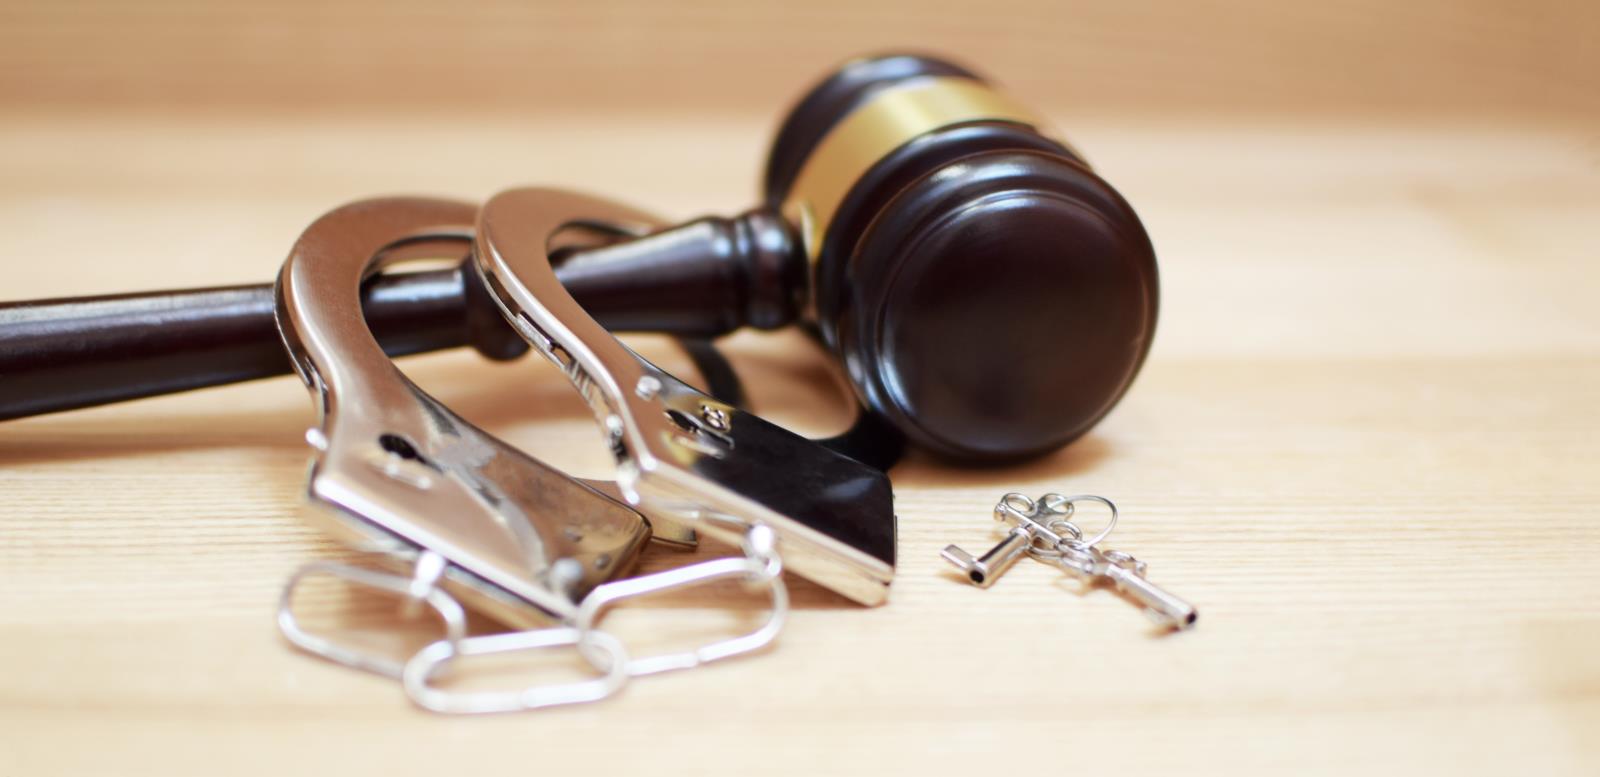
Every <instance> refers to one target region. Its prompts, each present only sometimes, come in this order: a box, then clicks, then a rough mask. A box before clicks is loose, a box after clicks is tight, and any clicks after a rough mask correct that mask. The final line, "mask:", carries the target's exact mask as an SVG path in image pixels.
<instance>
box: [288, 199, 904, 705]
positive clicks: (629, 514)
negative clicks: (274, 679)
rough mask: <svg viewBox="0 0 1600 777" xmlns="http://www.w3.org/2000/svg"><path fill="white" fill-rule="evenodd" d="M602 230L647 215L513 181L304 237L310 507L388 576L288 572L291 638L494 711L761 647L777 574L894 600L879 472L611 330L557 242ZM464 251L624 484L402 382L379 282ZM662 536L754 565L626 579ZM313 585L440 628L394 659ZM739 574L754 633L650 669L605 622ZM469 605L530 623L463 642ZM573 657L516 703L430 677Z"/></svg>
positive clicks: (328, 218)
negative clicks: (727, 397) (386, 340)
mask: <svg viewBox="0 0 1600 777" xmlns="http://www.w3.org/2000/svg"><path fill="white" fill-rule="evenodd" d="M596 223H603V224H608V225H613V226H621V227H623V228H625V229H635V230H636V229H638V228H640V227H648V226H652V225H654V224H656V222H655V221H654V220H653V219H650V218H648V217H646V216H644V215H642V214H640V213H638V212H636V211H633V210H631V209H627V208H623V207H621V206H618V205H615V204H613V203H610V202H607V201H604V200H598V199H594V198H589V197H585V196H582V195H576V194H571V193H566V192H560V191H554V190H546V189H521V190H515V191H511V192H507V193H504V194H501V195H498V196H496V197H494V198H493V199H491V200H490V201H489V202H488V203H487V204H486V205H485V206H484V207H483V208H482V209H481V210H480V209H477V208H475V207H473V206H471V205H468V204H463V203H458V202H451V201H445V200H433V199H419V198H388V199H378V200H368V201H363V202H358V203H353V204H351V205H347V206H344V207H342V208H339V209H337V210H334V211H332V212H330V213H329V214H327V215H325V216H323V217H322V218H320V219H318V220H317V221H316V222H315V223H313V224H312V225H311V227H310V228H308V229H307V230H306V231H305V233H304V234H303V235H302V236H301V238H300V240H299V241H298V242H297V243H296V244H295V247H294V249H293V250H292V251H291V253H290V255H289V258H288V261H286V262H285V264H284V267H283V271H282V273H281V274H280V277H279V280H278V286H277V298H278V305H277V320H278V327H279V330H280V333H281V334H282V337H283V340H284V343H285V345H286V346H287V348H288V351H289V354H290V357H291V361H292V362H293V363H294V366H295V369H296V371H297V372H298V373H299V374H300V376H301V378H302V379H303V380H304V381H305V383H306V386H307V387H308V388H309V390H310V392H311V395H312V397H313V401H314V402H315V403H316V406H317V409H318V412H319V416H320V420H319V423H318V425H317V426H315V427H313V428H312V429H310V430H309V431H308V432H307V435H306V439H307V441H308V442H309V443H310V444H311V446H312V448H313V449H314V450H315V453H314V455H313V461H312V466H311V472H310V478H309V483H308V488H307V491H308V496H309V499H310V502H311V503H312V504H313V505H314V506H315V507H318V508H321V509H320V510H318V511H317V512H318V513H320V514H321V515H322V516H323V517H325V518H327V519H330V520H328V521H327V528H328V529H329V530H330V531H331V532H332V533H333V534H335V536H337V537H339V538H340V539H341V540H343V541H344V542H346V543H347V544H349V545H351V546H352V547H354V548H356V549H358V550H361V551H366V552H368V557H370V558H371V559H372V560H373V562H374V565H375V566H377V567H379V569H372V568H368V567H367V566H358V565H352V564H345V563H339V562H332V561H319V562H314V563H312V564H308V565H307V566H306V567H304V568H302V569H301V570H300V571H299V572H298V573H296V574H295V575H294V577H292V578H291V580H290V582H289V584H288V585H287V586H286V587H285V590H284V593H283V596H282V599H281V602H280V607H279V615H278V622H279V626H280V630H281V631H282V632H283V634H284V635H285V637H286V638H287V639H288V640H289V641H290V642H291V643H293V644H294V645H296V646H297V647H300V648H302V649H304V650H307V651H309V652H311V653H314V654H317V655H319V656H321V657H324V658H327V659H329V660H332V661H336V662H339V663H342V664H345V665H348V666H353V667H356V668H359V669H363V670H367V671H372V672H377V673H379V674H384V675H387V676H390V677H394V678H397V679H400V680H401V681H402V682H403V684H404V687H405V689H406V691H407V693H408V695H409V696H410V697H411V698H412V700H413V701H415V702H416V703H418V704H419V705H421V706H423V707H425V708H428V709H432V710H436V711H440V712H502V711H510V710H520V709H531V708H536V707H543V706H550V705H554V704H568V703H575V702H583V701H593V700H597V699H601V698H605V697H606V696H609V695H610V694H612V693H614V692H615V691H617V690H618V689H620V688H621V687H622V686H623V685H624V684H625V682H626V680H627V679H628V678H629V677H632V676H638V675H643V674H651V673H654V672H659V671H664V670H669V669H681V668H687V667H690V666H696V665H699V664H702V663H706V662H708V661H713V660H717V659H720V658H726V657H730V656H733V655H738V654H741V653H746V652H750V651H753V650H757V649H760V648H762V647H764V646H766V645H767V644H769V643H770V642H771V641H772V640H773V639H774V638H775V637H776V636H777V633H778V631H779V630H780V629H781V628H782V624H783V621H784V616H785V613H786V611H787V606H788V596H787V590H786V589H785V588H784V586H783V582H782V578H781V573H782V571H783V570H784V569H785V567H786V566H787V568H789V569H792V570H794V571H795V572H796V573H798V574H801V575H803V576H805V577H808V578H811V579H812V580H814V581H816V582H818V583H820V584H822V585H823V586H826V587H828V588H830V589H832V590H834V591H836V592H838V593H840V594H842V595H844V596H846V597H848V598H850V599H852V600H854V601H857V602H861V603H863V604H877V603H881V602H882V601H884V599H885V598H886V596H887V587H888V585H889V581H890V579H891V577H892V575H893V564H894V539H895V537H894V515H893V505H892V497H891V494H890V489H889V483H888V479H887V477H886V476H885V475H884V474H883V473H882V472H880V471H878V470H876V469H873V468H871V467H868V466H866V465H864V464H860V463H858V462H856V461H854V460H852V459H849V458H847V457H844V456H842V455H839V454H837V453H834V452H832V451H830V450H828V449H826V448H824V447H822V446H820V445H818V444H816V443H814V442H812V441H810V440H806V439H805V438H802V437H799V436H798V435H794V434H792V433H790V432H787V431H785V430H783V429H780V428H778V427H776V426H774V425H772V424H770V423H767V422H766V421H764V420H762V419H760V418H759V417H757V416H754V415H751V414H749V413H746V412H743V411H741V410H739V409H737V408H734V407H731V406H728V405H726V404H724V403H721V402H718V401H717V400H716V399H714V398H712V397H710V396H708V395H705V394H702V393H700V392H699V391H696V390H695V389H693V388H691V387H689V386H688V385H686V384H684V383H683V382H682V381H679V380H678V379H676V378H674V377H673V376H671V375H670V374H668V373H666V372H664V371H662V370H661V369H659V368H657V367H655V366H654V365H652V364H650V363H649V362H647V361H645V360H644V359H642V358H640V357H639V356H638V355H637V354H635V353H633V352H632V351H631V350H629V349H628V348H627V347H626V346H624V345H622V344H621V343H620V342H619V341H617V340H616V339H615V338H614V337H613V336H612V335H611V334H610V333H609V332H607V331H605V330H604V329H603V328H601V327H600V326H599V325H598V324H596V323H595V322H594V320H593V319H592V318H590V317H589V316H588V315H587V314H586V313H584V311H583V310H582V309H581V308H580V307H578V305H577V304H576V302H574V301H573V300H572V298H571V296H570V295H568V294H567V293H566V291H565V289H563V288H562V287H561V285H560V283H559V282H558V281H557V280H556V276H555V273H554V270H553V268H552V265H551V261H550V251H549V250H548V247H549V246H550V245H551V244H552V243H551V241H552V239H553V237H554V235H555V234H556V233H557V232H558V231H560V230H561V229H563V228H566V227H569V226H573V225H583V224H596ZM468 246H471V247H472V249H473V251H474V254H475V256H476V263H475V265H476V267H477V268H478V269H479V271H480V273H481V275H482V279H483V281H484V282H485V284H486V287H487V288H488V289H489V291H490V296H491V297H492V298H493V299H494V300H495V302H496V304H497V305H498V306H499V307H500V309H501V312H502V313H503V314H504V315H505V317H506V319H507V320H508V321H510V322H511V323H512V326H513V327H514V328H515V329H516V330H517V331H518V332H519V333H520V334H521V335H522V336H523V337H524V338H525V339H527V340H528V341H529V342H530V343H531V344H532V345H533V346H534V347H535V348H536V349H537V350H538V351H539V352H540V353H543V354H545V355H546V356H547V357H549V358H550V359H552V360H554V361H555V362H556V363H557V364H559V365H561V366H562V368H563V370H564V372H565V373H566V375H567V376H568V377H569V378H570V379H571V380H572V382H573V383H574V385H575V386H576V387H577V389H578V390H579V392H580V393H581V394H582V395H583V396H584V397H585V399H587V400H588V402H589V404H590V406H591V407H592V408H593V409H594V411H595V413H596V416H597V418H598V419H599V421H600V426H601V429H602V431H603V434H604V435H605V437H606V440H607V442H608V443H609V445H610V447H611V450H612V452H613V454H614V455H615V458H616V462H617V470H616V483H615V484H611V483H604V482H594V481H584V480H580V479H576V478H572V477H569V476H567V475H565V474H564V473H562V472H560V471H558V470H556V469H554V468H552V467H550V466H548V465H546V464H543V463H541V462H539V461H537V460H535V459H533V458H531V457H529V456H527V455H526V454H523V453H521V452H520V451H518V450H516V449H515V448H513V447H511V446H510V445H507V444H506V443H504V442H502V441H500V440H498V439H496V438H494V437H493V436H491V435H489V434H488V433H486V432H484V431H482V430H480V429H478V428H476V427H475V426H473V425H472V424H470V423H468V422H466V421H465V420H463V419H461V418H460V417H459V416H457V415H456V414H454V413H452V412H451V411H450V410H449V409H448V408H447V407H445V406H444V405H443V404H441V403H440V402H438V401H437V400H435V399H433V398H432V397H430V396H428V395H427V394H426V393H425V392H423V391H422V390H421V389H419V388H417V387H416V386H415V385H414V384H413V383H411V382H410V381H409V380H407V379H406V378H405V376H404V375H402V374H401V373H400V371H399V370H398V369H397V368H396V367H395V366H394V365H393V363H392V362H391V361H390V360H389V357H388V356H387V355H385V354H384V353H383V351H382V349H381V347H380V346H379V345H378V343H377V341H376V339H375V338H374V337H373V336H372V334H371V332H370V331H369V330H368V329H367V327H366V324H365V322H364V320H363V319H362V316H361V296H360V290H361V284H362V282H363V281H364V280H365V279H366V278H368V277H370V276H371V275H372V274H374V273H376V272H377V271H378V270H380V269H382V268H383V267H385V266H388V265H390V264H393V263H395V262H397V261H401V260H406V259H418V258H439V257H441V256H449V255H451V254H454V255H457V256H459V255H460V252H461V250H462V249H463V248H466V247H468ZM469 282H470V280H469ZM653 525H654V526H656V527H660V528H661V529H665V530H667V532H668V533H669V534H671V536H672V537H673V539H674V540H675V541H677V542H680V543H681V542H684V541H689V540H691V539H692V536H693V535H692V534H691V533H690V532H689V530H690V529H692V530H695V531H698V532H699V533H701V534H703V535H706V536H710V537H714V538H717V539H721V540H724V541H727V542H729V543H731V544H733V545H735V546H736V547H739V548H740V549H741V550H742V551H743V556H742V557H737V556H736V557H730V558H723V559H716V560H713V561H706V562H701V563H698V564H692V565H689V566H686V567H681V568H679V569H672V570H668V571H665V572H658V573H655V574H652V575H646V576H642V577H635V578H624V577H623V575H625V574H626V573H627V572H628V570H629V569H631V567H632V565H633V563H634V562H635V561H636V560H637V558H638V556H639V554H640V553H641V551H642V550H643V549H644V548H645V546H646V544H647V543H648V540H649V539H650V538H651V535H652V526H653ZM316 575H331V576H334V577H337V578H340V579H342V580H343V581H345V582H346V583H348V584H351V585H356V586H362V587H365V588H369V589H373V590H377V591H382V592H388V593H390V594H393V595H395V596H397V597H400V598H401V599H402V600H404V601H406V602H409V603H410V604H411V605H412V606H413V607H416V606H419V605H426V606H428V607H429V608H430V609H432V610H433V611H434V612H435V613H436V614H437V615H438V617H439V618H440V620H441V621H442V623H443V625H444V636H443V638H442V639H440V640H438V641H436V642H434V643H432V644H430V645H428V646H427V647H425V648H423V649H422V650H420V651H418V652H417V653H416V654H415V655H414V656H412V657H411V658H410V659H409V660H407V661H404V662H401V661H397V660H395V659H392V658H387V657H383V656H377V655H372V654H369V653H366V652H364V651H361V650H358V649H355V648H353V647H351V646H347V645H344V644H341V643H340V642H339V641H338V640H336V639H334V638H332V637H331V636H328V635H320V634H314V633H312V632H311V631H309V630H307V629H306V628H304V627H303V625H302V624H301V623H300V621H299V620H298V619H297V618H296V616H295V614H294V607H293V603H294V595H295V591H296V589H297V587H298V585H299V584H300V583H301V582H302V581H303V580H305V579H306V578H308V577H312V576H316ZM729 577H735V578H740V579H743V580H744V581H745V582H746V583H747V584H748V585H749V586H750V587H753V588H756V589H759V590H764V591H766V592H767V593H768V594H769V596H770V602H771V610H772V613H771V615H770V616H769V618H768V619H767V621H766V622H765V623H764V624H763V625H761V626H760V627H758V628H757V629H756V630H755V631H752V632H750V633H749V634H746V635H743V636H740V637H735V638H732V639H727V640H722V641H720V642H716V643H714V644H711V645H707V646H705V647H702V648H699V649H696V650H691V651H685V652H683V653H677V654H671V655H665V656H653V657H646V658H638V657H633V656H631V655H630V654H629V653H628V651H627V649H626V646H625V645H623V644H622V642H621V641H620V640H618V639H616V638H615V637H614V636H612V635H610V634H608V633H606V632H605V631H603V630H602V629H601V628H600V626H599V621H600V620H601V619H602V618H603V617H604V612H605V611H606V610H607V609H608V608H609V607H610V606H612V605H613V604H615V603H617V602H620V601H622V600H624V599H628V598H633V597H637V596H644V595H648V594H651V593H655V592H658V591H663V590H669V589H675V588H682V587H685V586H691V585H698V584H701V583H705V582H711V581H713V580H718V579H724V578H729ZM466 608H470V609H473V610H477V611H480V612H482V613H484V614H486V615H489V616H491V617H492V618H494V619H496V620H498V621H501V622H503V623H505V624H508V625H511V626H514V627H520V628H523V629H525V630H523V631H520V632H512V633H507V634H495V635H489V636H468V635H467V629H466V625H465V622H466V619H465V614H464V609H466ZM559 646H571V647H573V648H575V649H576V650H577V651H578V652H579V653H580V654H581V655H582V656H583V657H584V658H585V659H586V660H587V661H588V662H589V663H590V664H591V665H592V666H593V667H594V670H595V673H596V676H595V677H593V678H591V679H587V680H582V681H578V682H573V683H566V684H560V685H546V686H539V687H533V688H524V689H516V690H512V691H504V692H477V693H462V692H454V691H447V690H444V689H442V688H440V687H438V686H437V685H435V684H434V680H435V679H436V678H437V676H438V675H440V674H441V673H442V672H444V671H447V668H448V667H449V665H450V664H451V662H453V661H454V660H455V659H456V658H458V657H462V656H469V655H478V654H484V653H496V652H505V651H510V650H532V649H541V648H549V647H559Z"/></svg>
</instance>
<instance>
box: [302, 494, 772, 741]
mask: <svg viewBox="0 0 1600 777" xmlns="http://www.w3.org/2000/svg"><path fill="white" fill-rule="evenodd" d="M741 545H742V550H743V551H744V555H743V556H742V557H740V556H729V557H726V558H719V559H712V560H710V561H702V562H699V563H696V564H690V565H688V566H684V567H679V568H676V569H669V570H665V571H662V572H655V573H652V574H648V575H641V576H639V577H634V578H629V579H626V580H616V581H612V582H609V583H604V584H601V585H599V586H596V587H595V588H594V590H592V591H590V592H589V594H588V595H587V596H585V597H584V598H583V601H581V602H580V603H579V605H578V611H577V614H576V615H575V616H573V617H572V618H571V619H570V620H569V621H568V622H566V623H563V624H561V625H558V626H547V627H542V628H537V629H527V630H524V631H515V632H507V633H500V634H489V635H481V636H472V637H469V636H466V635H465V630H466V629H465V613H464V610H463V608H462V606H461V604H460V603H459V602H458V601H457V600H456V598H455V597H454V596H451V595H450V594H449V593H447V592H446V591H445V590H444V589H443V588H441V587H439V585H438V582H439V580H440V579H441V578H442V577H443V573H444V569H445V567H444V564H443V563H442V562H443V559H442V558H441V557H439V556H438V555H437V554H435V553H432V552H430V551H423V552H422V553H420V554H418V555H417V556H416V557H415V558H408V559H407V560H410V561H412V562H413V574H412V575H410V576H404V575H398V574H393V573H388V572H379V571H374V570H370V569H365V568H362V567H356V566H352V565H349V564H339V563H335V562H328V561H318V562H312V563H310V564H306V565H305V566H303V567H301V569H300V571H298V572H296V573H295V575H294V576H293V577H291V578H290V580H289V582H288V583H287V584H286V585H285V587H284V591H283V595H282V596H281V598H280V601H279V609H278V626H279V629H280V631H281V632H282V633H283V634H284V636H285V637H286V638H287V639H288V640H289V641H290V642H291V643H293V644H294V645H295V646H297V647H299V648H301V649H303V650H305V651H307V652H310V653H313V654H315V655H317V656H320V657H322V658H324V659H327V660H330V661H333V662H335V663H339V664H343V665H345V666H348V667H351V668H354V669H361V670H363V671H368V672H373V673H375V674H381V675H383V676H385V677H390V678H394V679H397V680H399V681H400V682H401V685H402V687H403V688H404V689H405V692H406V695H407V696H409V697H410V698H411V700H412V702H414V703H416V704H417V705H418V706H420V707H423V708H424V709H428V710H432V711H434V712H441V713H449V714H478V713H493V712H517V711H522V710H531V709H538V708H541V707H552V706H560V705H566V704H579V703H584V702H592V701H600V700H602V699H605V698H607V697H610V696H611V695H613V694H615V693H616V692H617V691H619V690H621V689H622V688H623V686H625V685H627V683H628V681H629V680H630V679H632V678H634V677H641V676H644V675H649V674H656V673H658V672H666V671H673V670H678V669H689V668H692V667H696V666H700V665H702V664H707V663H711V662H713V661H719V660H722V659H725V658H731V657H733V656H737V655H741V654H744V653H749V652H753V651H756V650H759V649H761V648H764V647H766V646H767V645H769V644H771V643H772V642H773V640H775V639H777V636H778V634H779V632H781V631H782V630H783V625H784V622H785V621H786V619H787V617H788V613H789V591H788V588H787V587H786V586H785V585H784V583H783V577H782V575H783V559H782V557H781V556H780V555H779V553H778V551H777V547H776V545H777V535H776V534H775V533H774V532H773V531H772V529H771V528H770V527H767V526H764V525H759V524H758V525H754V526H751V527H750V528H749V529H748V530H747V531H746V532H745V535H744V540H743V542H742V543H741ZM313 574H323V575H330V576H333V577H337V578H340V579H342V580H344V581H346V582H347V583H351V584H355V585H360V586H364V587H367V588H372V589H376V590H380V591H385V592H389V593H391V594H394V595H397V596H401V597H404V598H405V599H406V600H407V602H408V609H409V610H415V608H416V607H418V606H419V605H421V604H426V605H428V606H430V607H431V608H433V609H434V610H435V611H437V612H438V613H439V615H440V619H441V620H442V621H443V622H444V624H445V638H444V639H441V640H438V641H436V642H433V643H431V644H429V645H427V646H425V647H423V648H422V649H421V650H418V651H417V652H416V653H415V654H413V655H412V656H411V658H410V659H409V660H407V661H406V662H404V663H403V664H402V663H399V662H396V661H394V660H393V659H389V658H386V657H382V656H378V655H375V654H371V653H366V652H363V651H359V650H356V649H353V648H349V647H346V646H343V645H340V644H339V643H337V642H335V641H333V640H329V639H327V638H325V637H320V636H316V635H313V634H311V633H310V632H307V631H305V630H304V629H303V628H301V627H300V625H299V622H298V620H297V619H296V618H295V615H294V612H293V608H292V607H291V603H292V600H293V595H294V591H295V590H296V588H297V587H298V585H299V583H300V582H301V580H303V579H304V578H305V577H307V576H309V575H313ZM727 579H741V580H743V581H744V582H745V583H746V584H747V585H748V586H750V587H751V588H752V589H753V590H756V591H765V592H766V593H767V594H768V596H769V597H770V598H771V614H770V615H769V616H768V617H767V620H766V622H765V623H763V624H762V625H761V626H760V627H758V628H757V629H755V630H754V631H751V632H749V633H748V634H744V635H742V636H737V637H731V638H728V639H723V640H719V641H716V642H712V643H710V644H707V645H702V646H700V647H698V648H695V649H693V650H687V651H682V652H677V653H668V654H663V655H659V656H649V657H645V658H633V657H631V656H630V654H629V652H628V649H627V646H626V645H625V644H624V643H623V642H622V640H620V639H618V638H617V637H616V636H615V635H613V634H611V633H610V632H608V631H606V630H604V629H602V628H600V627H599V623H600V621H602V620H603V619H604V617H605V614H606V613H607V612H608V611H609V610H610V609H611V608H612V607H614V606H615V605H617V604H619V603H622V602H624V601H627V600H629V599H636V598H641V597H645V596H650V595H653V594H657V593H663V592H667V591H673V590H681V589H684V588H692V587H694V586H698V585H705V584H707V583H712V582H715V581H718V580H727ZM556 647H571V648H573V649H574V650H576V651H577V653H578V655H580V656H581V657H582V658H583V659H584V661H585V662H587V663H588V664H589V665H590V666H591V667H593V668H594V669H595V670H596V671H597V672H598V673H599V674H598V675H597V676H596V677H593V678H590V679H587V680H579V681H575V682H566V683H546V684H541V685H533V686H529V687H526V688H523V689H520V690H516V691H477V692H462V691H449V690H444V689H441V688H439V687H438V686H437V685H435V684H434V683H433V680H434V679H435V678H436V677H437V676H438V675H439V674H440V673H441V672H442V671H444V670H446V669H447V668H448V667H449V665H450V664H451V663H452V662H454V661H455V659H457V658H461V657H466V656H476V655H491V654H504V653H516V652H524V651H529V650H538V649H546V648H556Z"/></svg>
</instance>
